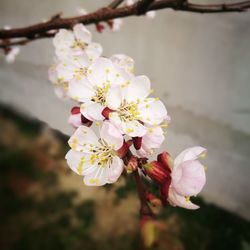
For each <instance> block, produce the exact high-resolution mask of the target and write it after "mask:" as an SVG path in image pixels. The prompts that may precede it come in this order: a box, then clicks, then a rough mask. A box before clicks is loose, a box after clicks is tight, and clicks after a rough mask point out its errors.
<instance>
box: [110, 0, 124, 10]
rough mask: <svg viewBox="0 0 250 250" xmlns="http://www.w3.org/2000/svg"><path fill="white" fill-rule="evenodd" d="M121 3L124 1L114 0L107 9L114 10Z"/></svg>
mask: <svg viewBox="0 0 250 250" xmlns="http://www.w3.org/2000/svg"><path fill="white" fill-rule="evenodd" d="M122 2H124V0H114V1H113V2H112V3H111V4H110V5H109V6H108V7H109V8H112V9H115V8H117V7H118V6H119V5H120V4H122Z"/></svg>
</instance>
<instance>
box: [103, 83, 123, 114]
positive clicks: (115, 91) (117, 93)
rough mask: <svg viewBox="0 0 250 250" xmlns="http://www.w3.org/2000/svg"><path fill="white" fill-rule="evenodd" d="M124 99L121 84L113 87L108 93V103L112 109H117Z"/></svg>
mask: <svg viewBox="0 0 250 250" xmlns="http://www.w3.org/2000/svg"><path fill="white" fill-rule="evenodd" d="M122 100H123V93H122V89H121V88H120V87H119V86H116V87H112V88H110V89H109V90H108V92H107V95H106V104H107V106H108V107H109V108H110V109H112V110H117V109H118V108H119V107H120V105H121V102H122Z"/></svg>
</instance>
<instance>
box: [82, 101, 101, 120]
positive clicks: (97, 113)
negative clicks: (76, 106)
mask: <svg viewBox="0 0 250 250" xmlns="http://www.w3.org/2000/svg"><path fill="white" fill-rule="evenodd" d="M104 108H105V107H103V106H102V105H101V104H100V103H96V102H90V101H89V102H86V103H83V104H82V105H81V113H82V114H83V116H85V117H86V118H87V119H89V120H90V121H102V120H103V119H104V117H103V115H102V111H103V109H104Z"/></svg>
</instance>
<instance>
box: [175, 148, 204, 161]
mask: <svg viewBox="0 0 250 250" xmlns="http://www.w3.org/2000/svg"><path fill="white" fill-rule="evenodd" d="M206 152H207V150H206V149H205V148H203V147H199V146H197V147H191V148H187V149H185V150H184V151H182V152H181V153H180V154H179V155H178V156H177V157H176V158H175V160H174V165H179V164H180V163H181V162H184V161H189V160H196V159H198V158H199V157H200V156H203V155H205V154H206Z"/></svg>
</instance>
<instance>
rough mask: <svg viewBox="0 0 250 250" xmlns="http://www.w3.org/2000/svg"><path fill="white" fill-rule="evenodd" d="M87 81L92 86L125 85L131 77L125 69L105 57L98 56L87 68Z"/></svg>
mask: <svg viewBox="0 0 250 250" xmlns="http://www.w3.org/2000/svg"><path fill="white" fill-rule="evenodd" d="M88 78H89V81H90V82H91V83H92V84H93V85H94V86H99V87H102V86H103V85H104V84H106V85H111V86H114V85H123V84H124V85H125V84H126V83H127V82H128V81H129V80H130V78H131V76H130V75H129V74H128V73H126V71H125V70H123V69H121V68H118V67H117V66H116V65H114V64H113V63H112V61H111V60H109V59H107V58H103V57H100V58H98V59H96V60H95V61H94V63H93V64H92V65H91V66H90V67H89V69H88Z"/></svg>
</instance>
